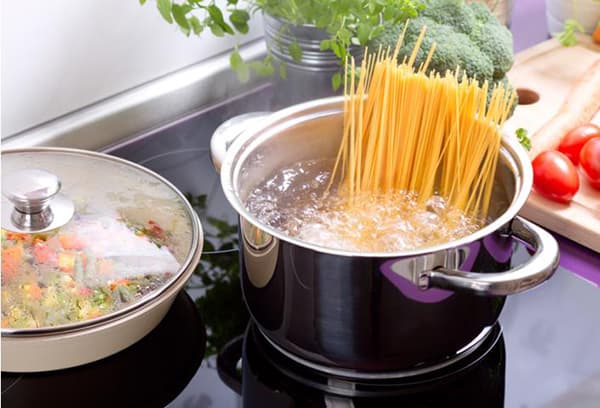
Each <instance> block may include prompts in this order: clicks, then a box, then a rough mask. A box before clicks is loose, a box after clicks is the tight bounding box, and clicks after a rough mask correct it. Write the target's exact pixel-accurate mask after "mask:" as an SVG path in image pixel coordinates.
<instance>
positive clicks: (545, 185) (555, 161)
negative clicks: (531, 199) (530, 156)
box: [531, 150, 579, 203]
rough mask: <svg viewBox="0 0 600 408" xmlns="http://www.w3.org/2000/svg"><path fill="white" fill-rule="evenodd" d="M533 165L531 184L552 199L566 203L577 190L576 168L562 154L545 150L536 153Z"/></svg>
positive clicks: (577, 176) (577, 177)
mask: <svg viewBox="0 0 600 408" xmlns="http://www.w3.org/2000/svg"><path fill="white" fill-rule="evenodd" d="M531 164H532V166H533V186H534V187H535V189H536V191H537V192H538V193H540V194H542V195H544V196H546V197H548V198H550V199H552V200H555V201H558V202H562V203H568V202H569V201H571V198H573V196H574V195H575V193H577V190H579V175H578V174H577V169H576V168H575V166H574V165H573V163H571V161H570V160H569V159H568V158H567V156H565V155H564V154H562V153H560V152H557V151H554V150H547V151H545V152H542V153H540V154H538V155H537V157H536V158H535V159H534V160H533V162H532V163H531Z"/></svg>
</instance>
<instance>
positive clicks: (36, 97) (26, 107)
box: [1, 0, 262, 139]
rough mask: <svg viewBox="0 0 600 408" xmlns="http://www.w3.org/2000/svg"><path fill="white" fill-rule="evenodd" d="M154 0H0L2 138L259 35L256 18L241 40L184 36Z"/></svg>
mask: <svg viewBox="0 0 600 408" xmlns="http://www.w3.org/2000/svg"><path fill="white" fill-rule="evenodd" d="M154 1H155V0H149V1H148V4H146V5H145V6H144V7H141V6H140V4H139V1H138V0H102V1H97V0H78V1H71V0H53V1H34V2H23V1H20V0H3V1H2V3H1V7H2V9H1V35H2V75H1V83H2V87H1V98H2V139H5V138H6V137H9V136H12V135H15V134H17V133H20V132H22V131H24V130H26V129H29V128H31V127H34V126H37V125H39V124H41V123H44V122H47V121H49V120H52V119H55V118H57V117H60V116H62V115H65V114H67V113H70V112H73V111H76V110H78V109H80V108H82V107H85V106H88V105H90V104H93V103H95V102H98V101H100V100H103V99H106V98H108V97H110V96H113V95H116V94H119V93H121V92H123V91H126V90H128V89H131V88H132V87H135V86H138V85H141V84H144V83H147V82H149V81H152V80H153V79H156V78H159V77H161V76H164V75H166V74H168V73H171V72H174V71H177V70H179V69H181V68H184V67H187V66H190V65H192V64H195V63H197V62H199V61H203V60H206V59H207V58H209V57H211V56H214V55H216V54H219V53H222V52H223V51H225V50H227V49H230V48H231V47H233V45H234V44H235V43H236V41H238V40H240V41H241V43H245V42H248V41H250V40H253V39H256V38H258V37H260V36H261V35H262V19H261V16H260V15H255V16H253V18H252V26H251V31H250V33H249V35H246V36H244V37H243V38H240V39H235V38H221V39H216V38H215V37H214V36H211V35H203V36H202V37H200V38H198V37H195V36H191V37H189V38H186V37H185V35H183V34H182V33H181V32H180V31H179V30H178V28H177V27H176V25H169V24H167V23H166V22H165V21H164V20H162V18H161V16H160V14H159V13H158V11H157V10H156V7H155V4H153V3H154ZM223 3H225V1H223ZM207 34H209V33H207Z"/></svg>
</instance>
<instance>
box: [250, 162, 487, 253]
mask: <svg viewBox="0 0 600 408" xmlns="http://www.w3.org/2000/svg"><path fill="white" fill-rule="evenodd" d="M332 164H333V162H332V161H331V160H311V161H304V162H300V163H296V164H295V165H293V166H291V167H289V168H285V169H282V170H280V171H279V172H278V173H276V174H274V175H273V176H272V177H271V178H269V179H267V180H265V181H264V182H263V183H261V184H260V185H258V186H257V187H256V188H255V189H254V190H253V191H252V192H251V193H250V195H249V196H248V199H247V201H246V206H247V208H248V210H249V211H250V213H252V214H253V215H255V216H256V217H257V218H258V219H259V220H261V221H262V222H264V223H266V224H267V225H269V226H271V227H273V228H276V229H278V230H280V231H281V232H283V233H284V234H286V235H288V236H290V237H295V238H297V239H300V240H302V241H305V242H310V243H313V244H316V245H320V246H324V247H329V248H335V249H344V250H349V251H360V252H395V251H402V250H407V249H414V248H418V247H423V246H430V245H435V244H437V243H442V242H448V241H452V240H455V239H458V238H461V237H463V236H466V235H468V234H471V233H473V232H474V231H476V230H477V229H478V228H479V227H480V224H479V223H478V222H476V220H472V219H470V218H469V217H466V216H465V215H464V214H463V213H462V212H461V211H459V210H456V209H453V208H451V207H450V206H448V205H447V204H446V202H445V200H444V199H443V198H442V197H439V196H433V197H431V198H430V199H428V200H427V202H426V203H425V204H424V205H422V204H421V205H419V204H418V203H417V200H416V196H415V195H414V194H412V193H407V192H404V191H395V192H392V193H387V194H381V195H374V194H370V193H369V194H364V195H360V196H358V197H356V199H355V201H354V202H353V203H350V202H349V200H348V198H347V197H345V196H344V195H343V194H340V195H338V194H337V191H336V190H335V189H332V190H331V191H330V193H329V194H325V192H326V189H327V185H328V184H329V179H330V177H331V171H330V169H331V168H332Z"/></svg>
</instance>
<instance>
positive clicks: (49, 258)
mask: <svg viewBox="0 0 600 408" xmlns="http://www.w3.org/2000/svg"><path fill="white" fill-rule="evenodd" d="M33 257H34V258H35V260H36V262H37V263H41V264H49V265H56V262H57V259H58V256H57V254H56V252H54V251H53V250H51V249H50V248H48V245H46V244H45V243H44V242H38V243H37V244H35V245H34V246H33Z"/></svg>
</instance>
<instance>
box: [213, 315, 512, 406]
mask: <svg viewBox="0 0 600 408" xmlns="http://www.w3.org/2000/svg"><path fill="white" fill-rule="evenodd" d="M240 358H241V359H242V361H243V363H242V370H241V373H240V372H239V371H238V370H237V369H236V365H237V361H238V360H239V359H240ZM505 366H506V359H505V348H504V339H503V337H502V333H501V330H500V327H499V326H496V327H494V328H493V330H492V331H491V333H490V334H489V335H488V336H487V339H486V340H485V341H484V342H483V343H482V344H481V346H479V347H478V349H477V350H476V351H474V352H473V353H472V354H470V355H469V356H467V357H465V358H464V359H463V360H461V361H458V362H457V363H455V364H453V365H452V366H449V367H446V368H445V369H442V370H439V371H437V372H435V373H430V374H426V375H419V376H413V377H407V378H395V379H388V380H378V381H372V380H371V381H369V380H360V381H358V380H349V379H344V378H339V377H335V376H331V375H327V374H323V373H319V372H316V371H314V370H312V369H309V368H306V367H303V366H302V365H300V364H297V363H295V362H294V361H291V360H289V359H287V358H286V357H285V356H283V355H281V354H280V353H279V352H278V351H277V350H274V349H273V348H272V346H271V345H270V344H269V343H268V342H267V341H265V339H264V338H263V335H262V334H261V333H260V332H259V331H258V330H257V329H256V326H254V325H253V324H251V325H250V326H249V328H248V330H247V332H246V335H245V336H244V337H243V338H242V337H240V338H238V339H236V340H234V341H232V342H231V343H229V344H228V345H227V346H226V347H225V348H224V349H223V350H222V352H221V354H220V356H219V360H218V369H219V374H220V376H221V378H222V379H223V381H224V382H225V383H226V384H228V386H229V387H230V388H232V389H233V390H234V391H236V392H238V393H240V394H241V396H242V401H243V406H244V407H247V408H254V407H265V406H268V407H323V408H325V407H331V406H335V407H357V408H358V407H400V406H406V407H423V408H425V407H440V406H457V407H467V406H469V407H482V406H485V407H502V406H503V402H504V375H505Z"/></svg>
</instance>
